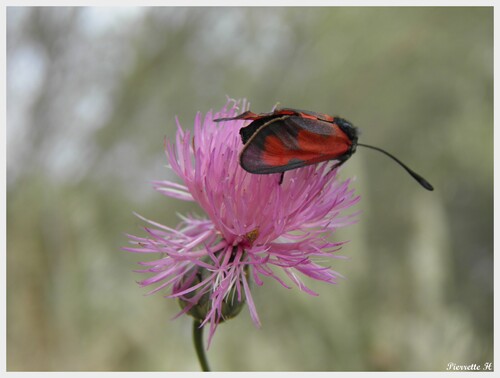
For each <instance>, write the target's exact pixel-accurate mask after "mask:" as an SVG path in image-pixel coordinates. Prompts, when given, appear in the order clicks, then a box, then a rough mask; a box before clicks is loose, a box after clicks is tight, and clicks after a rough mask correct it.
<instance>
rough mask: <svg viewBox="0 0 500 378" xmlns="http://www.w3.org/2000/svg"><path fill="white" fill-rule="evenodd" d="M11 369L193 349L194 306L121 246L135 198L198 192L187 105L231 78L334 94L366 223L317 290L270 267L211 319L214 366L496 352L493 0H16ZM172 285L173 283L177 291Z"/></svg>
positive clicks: (10, 121)
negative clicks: (191, 173) (156, 290)
mask: <svg viewBox="0 0 500 378" xmlns="http://www.w3.org/2000/svg"><path fill="white" fill-rule="evenodd" d="M7 95H8V98H7V137H8V140H7V143H8V144H7V148H8V150H7V153H8V157H7V159H8V160H7V164H8V167H7V168H8V171H7V172H8V173H7V174H8V176H7V196H8V197H7V200H8V204H7V368H8V370H14V371H18V370H23V371H24V370H140V371H158V370H167V371H178V370H180V371H186V370H188V371H189V370H195V371H196V370H198V369H199V367H198V364H197V361H196V358H195V355H194V351H193V346H192V344H191V334H190V332H191V320H190V319H189V318H187V317H181V318H179V319H177V320H175V321H171V320H170V319H171V318H172V317H173V316H174V315H175V314H176V313H177V311H178V306H177V304H176V303H175V301H173V300H169V299H163V298H162V296H161V295H158V294H157V295H154V296H150V297H148V296H143V294H144V293H145V291H144V290H142V289H140V288H139V287H138V285H136V283H135V280H138V279H139V276H137V275H136V274H134V273H133V272H132V271H131V270H132V269H134V268H135V262H136V261H137V260H138V257H137V256H135V255H131V254H129V253H127V252H123V251H121V250H120V248H121V247H122V246H124V245H125V244H126V242H127V241H126V237H125V236H124V233H125V232H129V233H134V234H141V232H142V229H141V227H142V222H141V221H140V220H138V219H137V218H135V217H134V216H133V214H132V212H133V211H137V212H139V213H140V214H142V215H144V216H146V217H148V218H150V219H155V220H157V221H160V222H162V223H165V224H168V225H170V226H175V225H176V224H177V222H178V221H179V219H178V217H177V215H176V213H185V212H196V213H198V214H201V210H200V209H199V208H198V207H196V205H191V204H186V203H182V202H180V201H174V200H169V199H167V198H165V197H163V196H161V195H160V194H157V193H155V192H154V191H153V189H152V188H151V185H150V180H153V179H165V178H172V177H171V174H170V172H169V170H168V169H166V168H165V167H164V165H165V163H166V160H165V157H164V153H163V138H164V137H165V136H166V137H168V138H172V137H173V136H174V133H175V122H174V117H175V116H176V115H178V116H179V119H180V121H181V123H182V124H183V125H184V126H185V127H190V125H191V124H192V121H193V119H194V116H195V113H196V111H203V112H205V111H207V110H208V109H210V108H214V109H218V108H220V107H221V106H222V105H223V104H224V103H225V98H226V97H225V96H226V95H228V96H230V97H233V98H240V97H246V98H247V99H248V100H249V101H250V102H251V104H252V110H254V111H257V112H262V111H268V110H269V109H271V108H272V107H273V106H274V105H275V104H276V103H277V102H279V103H280V104H281V105H282V106H287V107H297V108H302V109H309V110H314V111H319V112H325V113H330V114H336V115H341V116H344V117H345V118H347V119H348V120H350V121H351V122H353V123H354V124H355V125H357V126H359V127H360V129H361V130H362V134H361V137H360V140H361V141H362V142H365V143H368V144H374V145H378V146H381V147H383V148H386V149H388V150H389V151H391V152H393V153H394V154H395V155H396V156H399V157H400V158H401V159H402V160H403V161H405V162H406V163H408V164H409V165H410V166H411V167H413V168H415V169H416V170H417V171H418V172H419V173H422V175H424V176H425V177H426V178H428V179H429V181H431V183H432V184H433V185H434V186H435V188H436V190H435V191H434V192H432V193H430V192H426V191H424V190H423V189H422V188H420V187H419V186H418V185H416V184H415V182H414V181H413V180H412V179H411V178H410V177H409V176H407V175H406V173H404V172H403V171H402V170H401V169H400V168H399V167H397V166H396V165H395V164H394V163H393V162H391V161H389V160H388V159H386V158H385V157H383V156H382V155H376V153H374V152H372V151H369V150H362V149H361V148H360V149H359V151H358V152H357V153H356V155H355V156H353V157H352V158H351V160H350V161H349V162H348V163H347V164H346V165H345V167H344V168H343V171H342V175H343V176H344V177H349V176H356V177H357V181H356V183H355V186H356V188H357V191H358V192H359V194H361V195H362V201H361V203H360V205H358V208H359V210H362V214H361V215H360V217H359V219H360V220H359V223H358V225H356V226H354V227H351V228H350V229H348V230H341V231H339V233H338V238H339V240H345V239H349V240H351V242H350V243H348V244H346V245H345V246H344V247H343V250H342V252H343V254H344V255H347V256H349V257H350V259H349V260H338V261H337V262H336V264H335V266H334V268H335V269H336V270H337V271H339V272H340V273H342V274H343V275H345V276H346V279H345V280H343V281H342V282H341V283H340V284H339V285H337V286H334V287H332V286H327V285H322V284H315V283H311V286H312V287H313V289H315V290H317V291H318V292H319V293H320V296H319V297H310V296H308V295H307V294H304V293H300V292H299V291H298V290H292V291H287V290H285V289H283V288H282V287H280V286H279V285H278V284H277V283H275V282H270V281H266V282H265V285H264V286H263V287H255V288H254V293H255V294H254V297H255V300H256V305H257V308H258V310H259V313H260V316H261V320H262V323H263V326H262V329H260V330H255V329H254V326H253V324H252V322H251V319H250V317H249V315H248V313H247V311H245V310H244V311H243V312H242V314H241V315H240V316H238V317H237V318H235V319H234V320H231V321H230V322H228V323H227V324H223V325H221V326H220V327H219V329H218V331H217V334H216V335H215V338H214V339H213V342H212V346H211V348H210V350H209V352H208V357H209V359H210V362H211V365H212V367H213V368H214V369H215V370H228V371H230V370H236V371H238V370H244V371H248V370H256V371H259V370H268V371H269V370H271V371H279V370H290V371H292V370H301V371H325V370H326V371H331V370H333V371H336V370H347V371H349V370H351V371H352V370H417V371H427V370H445V369H446V367H447V364H448V363H449V362H455V363H457V364H468V363H478V364H483V363H485V362H492V360H493V264H492V262H493V227H492V226H493V8H442V7H439V8H411V7H405V8H390V7H384V8H363V7H355V8H335V7H332V8H170V7H165V8H111V9H108V8H85V7H83V8H8V9H7ZM165 294H166V293H165Z"/></svg>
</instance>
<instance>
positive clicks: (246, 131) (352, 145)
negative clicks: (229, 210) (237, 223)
mask: <svg viewBox="0 0 500 378" xmlns="http://www.w3.org/2000/svg"><path fill="white" fill-rule="evenodd" d="M229 120H252V121H253V122H252V123H250V124H249V125H248V126H245V127H243V128H241V129H240V135H241V140H242V142H243V145H244V146H243V150H242V151H241V154H240V164H241V167H242V168H243V169H244V170H246V171H248V172H250V173H255V174H269V173H281V174H282V175H281V179H280V183H281V181H282V180H283V174H284V172H285V171H288V170H291V169H295V168H300V167H304V166H306V165H311V164H316V163H320V162H323V161H327V160H336V163H335V164H334V165H333V167H332V169H334V168H337V167H339V166H341V165H342V164H344V163H345V162H346V161H347V159H349V158H350V157H351V155H352V154H353V153H354V152H356V147H357V146H361V147H366V148H371V149H373V150H376V151H379V152H382V153H383V154H385V155H387V156H388V157H390V158H391V159H393V160H394V161H395V162H396V163H398V164H399V165H400V166H401V167H403V168H404V169H405V170H406V172H408V173H409V174H410V175H411V176H412V177H413V178H414V179H415V180H416V181H417V182H418V183H419V184H420V185H422V186H423V187H424V188H425V189H427V190H434V188H433V187H432V185H431V184H430V183H429V182H428V181H427V180H426V179H424V178H423V177H422V176H420V175H419V174H417V173H416V172H415V171H413V170H412V169H410V168H409V167H408V166H407V165H406V164H404V163H403V162H402V161H400V160H399V159H398V158H396V157H395V156H393V155H392V154H390V153H389V152H387V151H385V150H383V149H381V148H379V147H374V146H370V145H368V144H361V143H358V130H357V129H356V127H354V126H353V125H352V124H351V123H350V122H348V121H346V120H345V119H343V118H340V117H333V116H330V115H327V114H322V113H316V112H311V111H305V110H298V109H290V108H284V109H276V110H274V111H273V112H271V113H260V114H256V113H253V112H251V111H246V112H244V113H242V114H240V115H238V116H236V117H229V118H218V119H216V120H214V121H216V122H220V121H229Z"/></svg>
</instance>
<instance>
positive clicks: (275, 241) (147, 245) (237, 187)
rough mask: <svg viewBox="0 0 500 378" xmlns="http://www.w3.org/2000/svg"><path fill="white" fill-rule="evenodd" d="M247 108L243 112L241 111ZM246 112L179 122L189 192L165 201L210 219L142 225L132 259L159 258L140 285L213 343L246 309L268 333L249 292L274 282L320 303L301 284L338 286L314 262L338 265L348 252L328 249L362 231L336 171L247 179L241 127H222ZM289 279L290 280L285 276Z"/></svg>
mask: <svg viewBox="0 0 500 378" xmlns="http://www.w3.org/2000/svg"><path fill="white" fill-rule="evenodd" d="M240 104H241V108H240V106H239V105H240ZM242 110H245V102H244V101H234V100H228V103H227V104H226V105H225V106H224V108H222V110H220V111H219V112H216V113H212V112H211V111H210V112H208V113H207V114H206V115H205V116H203V115H202V114H200V113H198V114H197V115H196V119H195V122H194V131H193V133H191V132H189V131H187V130H185V129H183V128H182V127H181V125H180V124H179V121H178V120H177V135H176V140H175V143H171V142H170V141H166V142H165V151H166V155H167V160H168V162H169V165H170V167H171V169H172V170H173V171H174V172H175V173H176V174H177V176H179V178H180V179H181V181H182V184H179V183H175V182H172V181H157V182H155V183H154V186H155V188H156V189H157V190H158V191H159V192H160V193H162V194H164V195H166V196H168V197H172V198H176V199H179V200H183V201H195V202H197V203H198V204H199V205H200V206H201V208H202V209H203V210H204V211H205V213H206V218H196V217H192V216H185V217H182V221H181V223H180V224H179V225H178V226H177V227H176V228H170V227H168V226H165V225H162V224H159V223H157V222H154V221H151V220H147V219H145V218H142V219H144V220H145V221H146V222H148V223H149V224H150V226H149V227H147V228H146V229H145V230H146V232H147V236H145V237H137V236H132V235H129V239H130V241H131V242H132V244H133V246H132V247H130V248H126V249H127V250H129V251H132V252H138V253H146V254H153V255H155V254H158V255H159V257H158V258H156V259H154V260H152V261H147V262H141V263H140V264H141V265H143V266H144V267H145V269H142V270H139V271H138V272H141V273H149V274H151V275H150V277H149V278H146V279H144V280H143V281H141V282H140V284H141V285H142V286H150V285H156V287H155V288H154V289H153V290H152V291H151V293H154V292H157V291H159V290H161V289H164V288H167V287H168V288H170V289H171V292H170V294H169V295H168V297H172V298H179V299H180V302H181V307H182V311H181V312H180V313H179V315H180V314H183V313H190V314H191V315H193V316H195V317H199V318H202V319H203V323H202V324H205V323H210V333H209V342H210V339H211V338H212V336H213V334H214V332H215V329H216V328H217V325H218V324H219V323H220V322H221V321H223V320H224V319H225V318H228V317H231V316H234V315H236V314H237V313H238V312H239V310H240V309H241V307H242V304H243V303H244V302H245V301H246V303H247V304H248V308H249V311H250V315H251V317H252V319H253V321H254V323H255V324H256V325H260V322H259V318H258V315H257V310H256V306H255V304H254V302H253V299H252V294H251V291H250V286H251V283H254V284H256V285H258V286H260V285H262V284H263V281H262V277H271V278H273V279H275V280H276V281H278V282H279V283H280V284H281V285H283V286H284V287H287V288H290V287H291V286H290V284H293V285H295V286H297V287H298V288H299V289H300V290H302V291H305V292H307V293H309V294H312V295H316V293H314V292H313V291H312V290H311V289H309V288H308V287H307V286H306V285H305V284H304V283H303V281H302V280H301V276H307V277H310V278H313V279H315V280H319V281H324V282H327V283H331V284H333V283H336V281H337V278H338V277H339V274H338V273H336V272H335V271H333V270H332V269H330V268H328V267H324V266H321V265H319V264H318V263H317V262H315V260H318V259H323V260H324V259H325V258H332V257H337V255H336V254H335V253H336V252H337V251H338V250H339V249H340V246H341V244H342V243H341V242H332V241H329V237H330V236H332V233H333V232H334V231H335V230H336V229H337V228H338V227H341V226H346V225H349V224H352V223H354V220H353V216H354V215H353V214H350V215H349V214H348V215H345V214H344V211H345V210H346V209H348V208H349V207H351V206H352V205H354V204H355V203H357V202H358V200H359V197H358V196H355V195H354V190H353V189H350V188H349V184H350V180H345V181H339V180H338V177H337V170H331V168H330V164H329V163H321V164H318V165H314V166H308V167H303V168H299V169H296V170H292V171H288V172H286V173H285V176H284V180H283V182H282V183H281V184H279V181H280V175H279V174H270V175H255V174H251V173H248V172H246V171H244V170H243V169H242V168H241V167H240V165H239V159H238V155H239V153H240V151H241V149H242V143H241V139H240V136H239V130H240V128H241V127H242V126H244V125H245V124H246V123H244V122H242V121H238V120H230V121H224V122H219V123H218V122H214V121H213V120H214V119H217V118H222V117H233V116H235V115H237V114H239V113H241V111H242ZM278 271H282V272H284V273H285V275H286V277H288V279H287V280H283V279H282V278H280V277H279V275H278V274H277V272H278Z"/></svg>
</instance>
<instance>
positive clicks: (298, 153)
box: [261, 130, 351, 167]
mask: <svg viewBox="0 0 500 378" xmlns="http://www.w3.org/2000/svg"><path fill="white" fill-rule="evenodd" d="M297 142H298V143H297V145H298V148H297V149H290V148H288V146H286V145H285V143H283V141H282V140H281V139H279V138H278V137H276V136H268V137H267V138H266V141H265V147H264V149H263V151H262V153H261V159H262V160H263V161H264V162H265V164H266V165H270V166H275V167H276V166H286V165H287V164H290V163H292V162H296V161H297V160H301V161H303V165H309V164H314V163H319V162H322V161H327V160H333V159H336V158H338V157H340V156H342V155H344V154H345V153H347V152H348V151H349V148H350V147H351V141H350V140H349V139H348V138H347V137H345V136H344V134H340V135H330V136H325V135H319V134H315V133H311V132H308V131H305V130H301V131H300V132H299V134H298V135H297Z"/></svg>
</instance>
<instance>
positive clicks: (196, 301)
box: [174, 265, 249, 322]
mask: <svg viewBox="0 0 500 378" xmlns="http://www.w3.org/2000/svg"><path fill="white" fill-rule="evenodd" d="M248 269H249V267H248V266H246V267H245V268H244V270H245V275H248ZM211 274H212V272H210V271H209V270H208V269H207V268H205V267H201V266H198V265H197V266H194V267H193V268H191V269H190V270H188V271H187V272H186V273H185V274H184V275H183V277H182V279H181V280H180V281H179V282H178V283H177V284H176V285H175V286H174V293H175V292H179V291H183V290H185V289H186V288H188V287H193V286H196V285H198V284H199V283H200V282H202V281H204V280H206V279H207V277H209V276H210V275H211ZM240 287H241V298H240V299H238V290H237V289H236V285H233V286H232V287H231V289H230V290H229V291H228V293H227V295H226V296H225V297H224V299H223V300H222V304H221V305H220V309H219V311H220V317H221V319H220V322H222V321H224V320H227V319H231V318H234V317H235V316H237V315H238V314H239V313H240V311H241V309H242V308H243V306H244V305H245V302H246V298H245V293H244V291H243V288H242V284H241V280H240ZM213 289H214V288H213V287H212V286H204V285H202V286H200V287H199V288H198V289H196V290H194V291H191V292H189V293H186V294H184V295H182V296H180V297H179V305H180V307H181V308H182V309H183V310H184V309H185V308H186V307H188V306H189V307H190V308H189V310H187V312H186V313H187V314H189V315H191V316H193V317H194V318H195V319H198V320H200V321H203V320H205V318H206V317H207V314H208V313H209V312H210V311H211V310H212V305H213V302H212V299H211V297H212V293H213V291H212V290H213Z"/></svg>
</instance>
